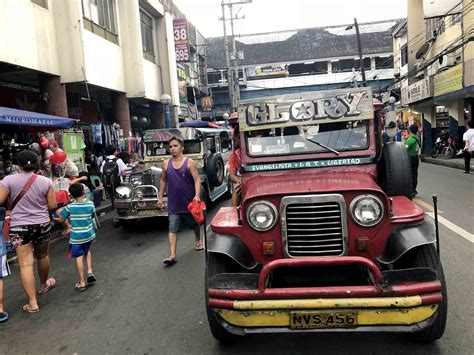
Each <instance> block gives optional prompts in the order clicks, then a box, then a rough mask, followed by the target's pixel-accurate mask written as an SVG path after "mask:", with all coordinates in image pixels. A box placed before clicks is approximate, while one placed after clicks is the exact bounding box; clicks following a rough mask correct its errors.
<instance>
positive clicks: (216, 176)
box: [206, 153, 224, 187]
mask: <svg viewBox="0 0 474 355" xmlns="http://www.w3.org/2000/svg"><path fill="white" fill-rule="evenodd" d="M206 175H207V179H208V180H209V185H210V186H212V187H217V186H220V185H222V183H223V182H224V159H222V156H221V155H220V154H219V153H214V154H211V155H210V156H209V157H208V158H207V162H206Z"/></svg>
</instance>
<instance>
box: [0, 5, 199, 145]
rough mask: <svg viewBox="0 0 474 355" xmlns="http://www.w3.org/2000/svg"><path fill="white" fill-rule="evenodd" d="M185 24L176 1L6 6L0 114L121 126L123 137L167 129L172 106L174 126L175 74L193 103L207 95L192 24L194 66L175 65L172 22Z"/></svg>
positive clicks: (0, 41) (1, 9)
mask: <svg viewBox="0 0 474 355" xmlns="http://www.w3.org/2000/svg"><path fill="white" fill-rule="evenodd" d="M183 18H184V15H183V14H182V13H181V12H180V11H179V10H178V9H177V8H176V7H175V6H174V5H173V2H172V0H67V1H64V0H15V1H12V0H7V1H2V2H1V3H0V22H1V23H2V31H1V32H0V93H1V95H0V106H7V107H13V108H19V109H24V110H29V111H36V112H43V113H48V114H53V115H58V116H63V117H70V118H75V119H78V120H80V121H81V122H96V121H99V120H103V121H108V122H116V123H119V124H120V126H121V127H122V129H123V131H124V136H125V137H128V136H129V135H130V134H131V133H132V131H135V132H137V131H139V130H141V129H142V128H144V127H149V128H151V127H161V126H163V125H164V116H165V115H164V113H163V112H164V111H166V110H163V109H164V108H165V107H166V106H168V108H171V120H170V124H171V125H175V124H176V122H177V119H178V116H180V115H181V109H180V94H179V92H180V87H179V85H180V83H179V80H178V74H179V73H180V71H178V66H180V68H182V69H184V71H185V74H184V77H183V78H184V82H185V90H187V91H188V92H187V93H189V90H188V88H189V87H191V88H192V90H191V93H192V96H193V98H192V99H190V100H191V101H195V99H194V96H196V95H195V94H194V92H195V91H196V92H197V93H198V94H199V92H201V91H202V90H204V92H203V93H202V94H203V95H204V94H207V92H206V87H205V83H203V84H202V85H201V81H200V80H199V71H198V70H197V67H196V65H195V64H194V62H193V60H194V59H196V58H199V60H198V63H204V64H203V65H202V66H200V68H201V69H202V70H204V73H205V52H203V50H201V51H198V50H197V49H196V48H202V49H204V48H205V47H204V46H202V47H199V45H198V44H199V43H201V42H203V39H202V36H200V35H198V33H199V32H198V31H197V30H196V29H195V28H194V27H193V26H192V25H191V24H189V25H188V24H187V23H186V24H185V28H186V29H187V30H188V31H189V37H191V34H192V33H194V37H193V38H194V39H191V40H189V41H187V42H186V43H185V46H187V47H185V48H188V50H189V51H190V54H191V59H192V61H191V62H189V60H188V61H185V62H183V63H178V62H177V58H176V52H175V41H174V25H175V24H174V20H176V19H183ZM184 21H186V20H184ZM191 28H192V30H190V29H191ZM199 41H200V42H199ZM189 47H190V48H191V49H189ZM193 49H194V52H193ZM196 60H197V59H196ZM186 83H187V85H186ZM165 94H167V95H169V96H166V95H165ZM164 95H165V96H164ZM189 96H191V95H186V100H188V97H189ZM197 96H199V95H197ZM169 98H170V99H169Z"/></svg>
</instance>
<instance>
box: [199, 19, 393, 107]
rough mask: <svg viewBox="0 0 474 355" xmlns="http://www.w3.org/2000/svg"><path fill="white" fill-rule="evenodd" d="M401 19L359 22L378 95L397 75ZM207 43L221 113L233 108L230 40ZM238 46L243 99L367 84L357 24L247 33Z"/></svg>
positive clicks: (371, 83)
mask: <svg viewBox="0 0 474 355" xmlns="http://www.w3.org/2000/svg"><path fill="white" fill-rule="evenodd" d="M400 22H401V20H390V21H381V22H371V23H361V24H359V29H360V42H361V47H362V55H363V63H364V64H363V67H364V69H365V74H366V80H367V83H368V85H369V86H371V87H372V89H373V91H374V93H375V94H376V95H380V94H382V92H383V89H384V88H385V87H387V86H388V85H389V84H390V83H391V80H392V79H393V74H394V71H393V46H392V37H391V33H392V31H393V29H394V28H395V27H396V26H397V25H398V24H399V23H400ZM229 41H231V39H229ZM207 45H208V46H207V52H208V54H209V59H208V82H209V87H210V88H211V90H212V97H213V100H214V104H215V111H216V116H220V115H222V113H223V112H229V99H228V89H227V69H226V61H225V50H224V41H223V38H222V37H216V38H209V39H207ZM236 49H237V53H236V58H237V61H238V73H239V74H238V76H239V84H240V97H241V99H250V98H255V97H259V96H269V95H279V94H285V93H294V92H302V91H311V90H326V89H333V88H344V87H350V86H356V85H362V78H361V70H360V58H359V51H358V42H357V37H356V31H355V27H354V25H352V24H350V25H340V26H330V27H316V28H306V29H298V30H290V31H281V32H273V33H258V34H252V35H242V36H238V37H237V38H236Z"/></svg>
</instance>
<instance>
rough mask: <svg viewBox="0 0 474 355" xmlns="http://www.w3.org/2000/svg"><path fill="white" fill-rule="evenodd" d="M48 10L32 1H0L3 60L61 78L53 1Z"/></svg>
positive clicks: (1, 53) (0, 34) (0, 54)
mask: <svg viewBox="0 0 474 355" xmlns="http://www.w3.org/2000/svg"><path fill="white" fill-rule="evenodd" d="M49 5H50V6H49V8H48V9H45V8H43V7H41V6H38V5H35V4H34V3H32V2H31V1H30V0H15V1H0V23H1V28H2V29H1V30H0V61H3V62H7V63H11V64H15V65H19V66H22V67H25V68H29V69H33V70H38V71H42V72H44V73H49V74H55V75H59V73H60V68H59V60H58V47H57V43H56V28H55V25H54V21H53V19H54V16H53V14H54V5H55V2H54V1H50V4H49Z"/></svg>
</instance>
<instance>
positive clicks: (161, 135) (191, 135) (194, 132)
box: [143, 127, 230, 143]
mask: <svg viewBox="0 0 474 355" xmlns="http://www.w3.org/2000/svg"><path fill="white" fill-rule="evenodd" d="M221 132H227V133H230V130H229V129H226V128H194V127H181V128H162V129H149V130H146V131H145V132H144V135H143V141H144V142H145V143H148V142H167V141H169V140H170V139H171V138H172V137H181V138H183V139H184V140H185V141H186V140H193V139H201V138H202V137H203V136H208V135H219V134H220V133H221Z"/></svg>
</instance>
